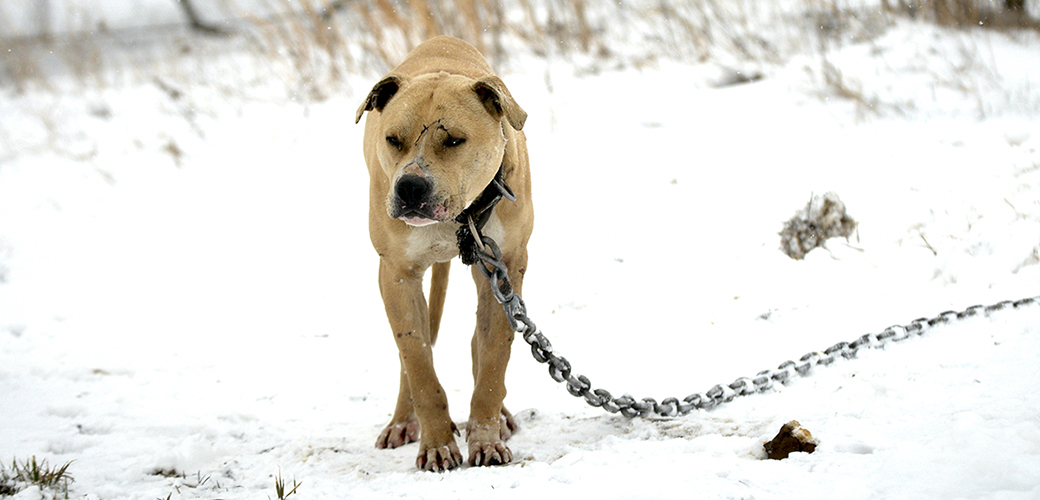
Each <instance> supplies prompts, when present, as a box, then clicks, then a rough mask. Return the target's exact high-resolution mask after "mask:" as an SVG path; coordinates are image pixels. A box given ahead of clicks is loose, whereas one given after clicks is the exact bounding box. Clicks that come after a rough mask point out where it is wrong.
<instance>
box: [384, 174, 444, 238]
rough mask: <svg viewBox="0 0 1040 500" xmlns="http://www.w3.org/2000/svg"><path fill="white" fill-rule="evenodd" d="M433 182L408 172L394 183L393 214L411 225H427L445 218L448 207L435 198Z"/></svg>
mask: <svg viewBox="0 0 1040 500" xmlns="http://www.w3.org/2000/svg"><path fill="white" fill-rule="evenodd" d="M433 192H434V190H433V183H432V182H430V180H429V179H427V178H425V177H420V176H418V175H415V174H406V175H403V176H401V178H400V179H398V180H397V184H396V185H394V201H393V207H392V213H391V216H392V217H393V218H395V219H401V220H402V221H404V222H405V223H407V224H409V225H411V226H426V225H429V224H433V223H435V222H439V221H440V220H441V219H443V218H444V216H445V214H446V213H447V209H446V208H445V207H444V205H443V204H441V203H437V202H436V201H435V200H434V199H433Z"/></svg>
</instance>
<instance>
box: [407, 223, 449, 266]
mask: <svg viewBox="0 0 1040 500" xmlns="http://www.w3.org/2000/svg"><path fill="white" fill-rule="evenodd" d="M458 228H459V225H458V224H454V223H450V222H442V223H439V224H431V225H429V226H423V227H413V228H412V231H411V234H409V235H408V243H407V247H406V248H405V252H406V254H407V255H408V258H409V259H411V260H413V261H416V262H420V263H422V264H423V265H424V266H428V265H430V264H433V263H434V262H446V261H449V260H451V259H453V258H455V256H456V255H458V254H459V246H458V242H457V241H456V237H455V231H456V230H457V229H458Z"/></svg>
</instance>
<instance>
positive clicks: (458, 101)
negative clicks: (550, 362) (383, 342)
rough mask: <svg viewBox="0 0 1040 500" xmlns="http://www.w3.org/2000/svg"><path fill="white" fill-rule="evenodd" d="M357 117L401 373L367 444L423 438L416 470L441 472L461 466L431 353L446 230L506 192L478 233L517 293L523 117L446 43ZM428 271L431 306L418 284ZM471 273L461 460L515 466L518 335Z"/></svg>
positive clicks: (449, 247)
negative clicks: (493, 190)
mask: <svg viewBox="0 0 1040 500" xmlns="http://www.w3.org/2000/svg"><path fill="white" fill-rule="evenodd" d="M365 112H368V117H367V119H366V121H365V135H364V155H365V163H366V164H367V165H368V172H369V178H370V191H369V197H370V198H369V236H370V238H371V240H372V246H373V247H374V248H375V250H376V252H377V253H378V254H379V291H380V294H381V295H382V298H383V304H384V306H385V308H386V315H387V318H388V319H389V321H390V328H391V332H392V333H393V336H394V341H395V342H396V343H397V348H398V353H399V358H400V362H401V386H400V392H399V394H398V397H397V407H396V409H395V410H394V415H393V418H392V419H391V420H390V423H389V424H388V425H387V426H386V428H385V429H383V431H382V432H381V433H380V434H379V437H378V438H377V440H376V447H377V448H396V447H399V446H402V445H404V444H406V443H410V442H414V441H419V455H418V457H417V459H416V466H417V467H419V468H420V469H423V470H429V471H445V470H448V469H452V468H455V467H458V466H460V465H462V464H463V457H462V454H461V453H460V451H459V448H458V446H457V445H456V443H455V435H456V434H458V433H459V431H458V428H457V426H456V425H455V424H454V422H453V421H452V419H451V417H450V416H449V414H448V400H447V397H446V394H445V392H444V389H443V388H442V387H441V384H440V382H438V380H437V374H436V373H435V371H434V367H433V351H432V349H433V345H434V342H435V341H436V340H437V332H438V329H439V326H440V318H441V313H442V311H443V307H444V297H445V292H446V289H447V285H448V270H449V268H450V265H451V260H452V259H453V258H454V257H456V256H458V255H459V243H458V241H457V239H456V232H457V231H458V230H459V228H460V227H461V226H463V225H466V224H465V223H466V222H467V221H466V220H462V221H457V220H456V219H457V218H459V217H460V214H463V212H464V210H466V209H467V208H468V207H470V206H471V205H473V204H474V202H475V201H477V200H478V198H480V196H481V195H482V193H483V192H484V191H485V190H486V189H488V188H489V186H490V185H491V184H492V182H493V181H495V182H504V184H505V185H506V186H508V188H506V190H509V189H511V190H512V192H511V193H510V194H512V195H513V196H515V200H511V201H503V202H502V203H499V204H498V205H497V206H494V208H493V211H492V212H491V213H490V217H489V218H487V219H486V223H485V224H484V228H483V234H485V235H486V236H489V237H491V238H492V239H494V240H495V241H496V242H497V243H498V245H499V247H500V248H501V250H502V259H501V260H502V262H504V263H505V264H506V266H507V267H508V269H509V279H510V281H511V282H512V286H513V291H514V292H515V293H517V294H519V293H520V291H521V288H522V283H523V277H524V273H525V272H526V270H527V242H528V239H529V238H530V236H531V230H532V227H533V223H534V212H533V208H532V205H531V177H530V169H529V164H528V156H527V143H526V138H525V137H524V133H523V132H522V131H521V129H522V128H523V126H524V121H525V120H526V119H527V113H526V112H524V110H523V109H522V108H521V107H520V106H519V105H518V104H517V103H516V101H515V100H513V96H512V95H511V94H510V93H509V90H508V89H507V88H506V86H505V84H504V83H503V82H502V80H501V79H500V78H499V77H497V76H495V74H494V73H493V72H492V69H491V66H490V65H489V64H488V62H487V61H486V60H485V59H484V57H483V56H482V55H481V54H480V53H479V52H478V51H477V49H476V48H474V47H473V46H471V45H470V44H468V43H466V42H464V41H462V40H459V39H456V38H451V37H446V36H440V37H436V38H433V39H430V40H428V41H426V42H424V43H422V44H420V45H419V46H417V47H415V49H413V50H412V51H411V52H410V53H409V54H408V55H407V56H406V57H405V59H404V61H403V62H401V64H400V65H399V66H397V68H395V69H394V70H392V71H391V72H390V73H388V74H387V75H386V76H384V77H383V78H382V79H381V80H380V81H379V82H378V83H376V84H375V86H374V87H373V88H372V90H371V92H370V93H369V94H368V97H366V98H365V100H364V102H363V103H361V106H360V107H358V110H357V116H356V120H355V123H357V122H360V121H361V117H362V115H363V114H364V113H365ZM510 198H512V196H511V197H510ZM478 265H479V264H478ZM431 267H432V268H433V271H432V273H431V278H430V279H431V283H430V297H429V303H427V300H426V298H425V297H424V295H423V278H424V275H425V274H426V270H427V269H429V268H431ZM472 274H473V280H474V282H475V283H476V286H477V315H476V316H477V321H476V330H475V332H474V335H473V340H472V344H471V345H472V357H473V379H474V389H473V397H472V399H471V401H470V414H469V420H468V422H467V424H466V442H467V444H468V448H469V449H468V463H469V464H470V465H476V466H483V465H499V464H505V463H508V462H510V461H512V459H513V455H512V451H510V449H509V448H508V447H507V446H506V444H505V441H506V440H507V439H508V438H509V437H510V436H511V435H512V434H513V433H514V432H516V430H517V426H516V422H515V421H514V419H513V416H512V415H511V414H510V413H509V411H508V410H506V408H505V407H504V406H503V404H502V402H503V399H504V398H505V396H506V387H505V373H506V365H507V363H508V362H509V355H510V348H511V345H512V342H513V336H514V332H513V330H512V329H511V328H510V326H509V323H508V321H507V320H506V316H505V313H504V311H503V309H502V307H501V306H500V305H499V304H498V302H497V301H496V300H495V296H494V295H493V293H492V290H491V287H490V285H489V284H488V281H487V279H486V278H484V276H483V275H482V274H481V273H480V271H479V270H478V269H477V268H476V266H472Z"/></svg>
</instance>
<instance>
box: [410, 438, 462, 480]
mask: <svg viewBox="0 0 1040 500" xmlns="http://www.w3.org/2000/svg"><path fill="white" fill-rule="evenodd" d="M460 465H462V453H461V452H460V451H459V447H458V446H456V445H455V440H454V439H453V440H451V441H450V442H449V443H448V444H447V445H445V446H441V447H439V448H428V449H423V450H419V456H418V457H416V459H415V466H416V467H418V468H420V469H422V470H424V471H430V472H444V471H446V470H450V469H454V468H456V467H458V466H460Z"/></svg>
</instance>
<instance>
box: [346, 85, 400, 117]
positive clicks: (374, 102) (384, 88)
mask: <svg viewBox="0 0 1040 500" xmlns="http://www.w3.org/2000/svg"><path fill="white" fill-rule="evenodd" d="M402 81H403V80H402V79H401V77H399V76H397V75H393V74H390V75H386V76H385V77H383V79H382V80H379V83H377V84H376V86H375V87H372V91H371V92H369V93H368V97H366V98H365V101H364V102H362V103H361V106H358V109H357V116H355V117H354V123H357V122H360V121H361V115H363V114H365V111H372V110H373V109H374V110H376V111H383V108H384V107H386V103H387V102H389V101H390V98H391V97H393V96H394V94H396V93H397V91H398V90H400V89H401V83H402Z"/></svg>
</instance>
